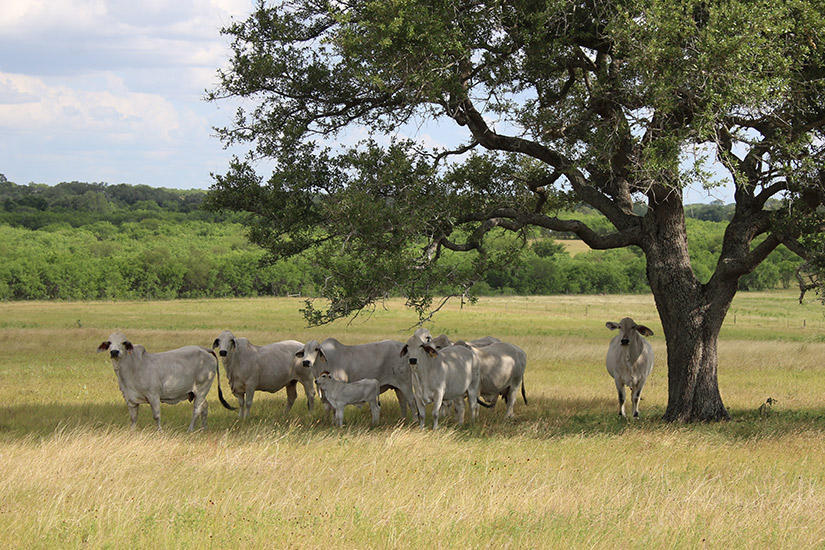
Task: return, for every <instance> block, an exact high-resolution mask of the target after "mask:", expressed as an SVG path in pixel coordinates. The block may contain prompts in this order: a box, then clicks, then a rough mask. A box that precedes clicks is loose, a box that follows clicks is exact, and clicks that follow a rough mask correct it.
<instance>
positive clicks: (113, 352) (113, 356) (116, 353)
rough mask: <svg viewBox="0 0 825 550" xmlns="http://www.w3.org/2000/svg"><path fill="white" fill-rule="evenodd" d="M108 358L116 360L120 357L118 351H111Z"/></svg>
mask: <svg viewBox="0 0 825 550" xmlns="http://www.w3.org/2000/svg"><path fill="white" fill-rule="evenodd" d="M109 357H111V358H112V359H117V358H118V357H120V351H119V350H116V349H113V350H112V351H110V352H109Z"/></svg>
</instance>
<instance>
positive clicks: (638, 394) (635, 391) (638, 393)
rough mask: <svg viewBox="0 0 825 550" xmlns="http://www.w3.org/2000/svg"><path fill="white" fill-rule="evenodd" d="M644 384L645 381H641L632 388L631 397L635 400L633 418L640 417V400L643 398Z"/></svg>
mask: <svg viewBox="0 0 825 550" xmlns="http://www.w3.org/2000/svg"><path fill="white" fill-rule="evenodd" d="M644 385H645V383H644V381H641V382H639V383H638V384H637V385H636V387H635V388H631V389H630V398H631V399H632V400H633V418H639V401H640V400H641V399H642V387H644Z"/></svg>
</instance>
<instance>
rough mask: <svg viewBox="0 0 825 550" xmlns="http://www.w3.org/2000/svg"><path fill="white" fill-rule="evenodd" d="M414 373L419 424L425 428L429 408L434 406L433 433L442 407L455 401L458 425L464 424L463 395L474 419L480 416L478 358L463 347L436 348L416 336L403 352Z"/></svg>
mask: <svg viewBox="0 0 825 550" xmlns="http://www.w3.org/2000/svg"><path fill="white" fill-rule="evenodd" d="M401 356H402V357H406V358H407V360H408V361H409V364H410V370H411V371H412V381H413V387H414V391H415V402H416V406H417V408H418V423H419V426H421V427H422V428H423V427H424V420H425V414H426V408H425V407H426V406H427V405H429V404H430V403H432V405H433V410H432V415H433V430H435V429H437V428H438V417H439V412H440V410H441V405H442V403H444V402H445V401H452V403H453V405H454V406H455V408H456V411H455V417H456V422H458V423H459V424H461V423H462V422H463V421H464V399H463V398H464V396H465V395H466V396H467V398H468V401H469V403H470V412H471V415H472V419H473V420H475V418H476V416H477V415H478V388H479V382H480V373H479V364H478V356H477V355H476V353H475V352H474V351H473V350H472V349H470V348H467V347H464V346H447V347H446V348H442V349H436V348H435V347H433V345H432V343H431V342H425V341H424V340H423V339H422V338H421V335H420V334H414V335H413V336H412V337H411V338H410V339H409V340H407V343H406V345H404V347H403V349H402V350H401Z"/></svg>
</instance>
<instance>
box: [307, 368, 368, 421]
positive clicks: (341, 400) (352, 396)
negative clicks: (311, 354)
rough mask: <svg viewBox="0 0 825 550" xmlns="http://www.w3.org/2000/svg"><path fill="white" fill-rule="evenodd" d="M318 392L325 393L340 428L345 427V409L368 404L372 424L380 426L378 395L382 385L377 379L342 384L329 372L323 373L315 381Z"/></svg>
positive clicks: (364, 379) (363, 379)
mask: <svg viewBox="0 0 825 550" xmlns="http://www.w3.org/2000/svg"><path fill="white" fill-rule="evenodd" d="M315 383H316V384H317V385H318V390H319V391H320V392H323V395H324V399H326V400H327V402H328V403H329V404H330V406H331V407H332V409H333V410H334V411H335V424H336V425H337V426H338V427H339V428H340V427H341V426H343V425H344V408H345V407H346V406H347V405H361V404H363V403H368V404H369V406H370V410H371V411H372V424H373V425H375V424H378V420H379V415H380V413H381V404H380V403H379V401H378V394H379V393H381V385H380V384H379V383H378V380H376V379H375V378H362V379H361V380H356V381H355V382H342V381H341V380H336V379H334V378H333V377H332V376H330V374H329V372H327V371H324V372H322V373H321V374H320V375H319V376H318V378H316V379H315Z"/></svg>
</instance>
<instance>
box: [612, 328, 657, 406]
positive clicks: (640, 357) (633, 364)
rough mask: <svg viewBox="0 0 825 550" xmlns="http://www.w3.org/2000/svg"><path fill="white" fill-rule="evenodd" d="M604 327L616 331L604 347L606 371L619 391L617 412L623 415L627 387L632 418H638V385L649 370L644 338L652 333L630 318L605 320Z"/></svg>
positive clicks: (650, 350)
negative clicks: (627, 388)
mask: <svg viewBox="0 0 825 550" xmlns="http://www.w3.org/2000/svg"><path fill="white" fill-rule="evenodd" d="M605 326H606V327H607V328H609V329H610V330H617V329H618V331H619V334H617V335H616V336H614V337H613V339H612V340H610V345H609V346H608V348H607V372H609V373H610V376H612V377H613V380H614V381H615V382H616V390H617V391H618V392H619V415H621V416H625V412H624V402H625V394H624V388H625V386H628V387H630V392H631V393H630V395H631V398H632V399H633V417H634V418H638V416H639V399H640V398H641V394H642V388H643V387H644V385H645V381H646V380H647V377H648V376H649V375H650V371H651V370H653V348H652V347H651V346H650V343H649V342H648V341H647V340H645V339H644V337H645V336H653V331H652V330H650V329H649V328H647V327H646V326H644V325H637V324H636V323H635V322H634V321H633V319H631V318H630V317H625V318H624V319H622V320H621V321H619V322H618V323H613V322H610V321H608V322H607V323H605Z"/></svg>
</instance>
